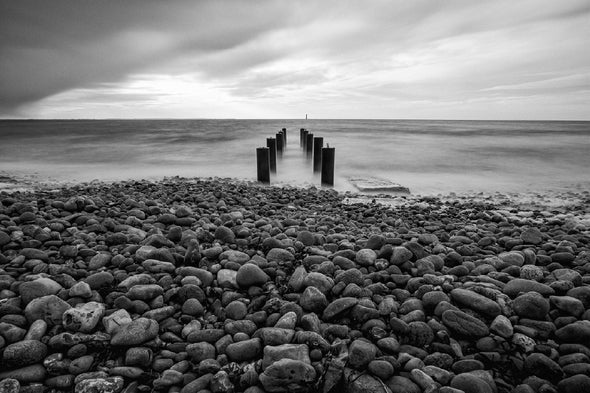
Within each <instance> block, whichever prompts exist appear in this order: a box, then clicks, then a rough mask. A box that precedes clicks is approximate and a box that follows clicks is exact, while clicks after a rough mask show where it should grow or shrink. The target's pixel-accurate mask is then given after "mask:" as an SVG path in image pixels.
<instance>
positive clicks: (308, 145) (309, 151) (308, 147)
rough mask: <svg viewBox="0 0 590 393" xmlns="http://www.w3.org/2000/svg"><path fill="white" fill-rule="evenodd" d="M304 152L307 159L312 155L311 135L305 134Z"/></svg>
mask: <svg viewBox="0 0 590 393" xmlns="http://www.w3.org/2000/svg"><path fill="white" fill-rule="evenodd" d="M305 151H306V152H307V158H311V157H312V155H313V134H307V141H306V143H305Z"/></svg>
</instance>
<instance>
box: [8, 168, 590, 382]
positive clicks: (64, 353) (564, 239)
mask: <svg viewBox="0 0 590 393" xmlns="http://www.w3.org/2000/svg"><path fill="white" fill-rule="evenodd" d="M87 195H91V196H90V197H89V196H87ZM572 195H578V196H577V197H578V198H579V197H580V196H579V195H581V194H575V193H574V194H572ZM343 198H344V196H343V195H340V194H337V193H335V192H333V191H331V190H319V189H314V188H309V189H291V188H289V187H285V188H281V189H276V188H273V187H259V186H257V185H245V184H243V183H240V182H228V181H225V180H219V179H208V180H203V179H196V180H191V181H188V182H187V181H185V180H181V179H177V178H175V179H171V180H163V181H159V182H155V183H151V182H134V181H130V182H124V183H113V184H109V185H103V184H100V183H89V184H85V185H78V186H72V187H66V188H62V189H58V190H53V191H52V192H51V193H46V192H45V191H43V190H40V191H35V192H33V193H19V194H15V195H11V196H10V197H7V196H6V195H5V196H2V198H0V247H1V249H0V348H2V350H3V351H2V352H1V353H2V355H1V356H2V361H1V363H0V369H1V370H2V371H0V384H6V385H9V384H10V383H12V384H13V385H14V384H18V385H20V386H19V387H17V388H11V389H13V390H21V391H23V392H29V393H31V392H41V391H42V390H56V391H59V390H61V391H66V390H69V391H71V390H74V391H88V392H95V391H101V392H109V391H112V392H116V393H119V392H121V391H123V390H124V389H125V392H128V393H131V392H135V391H147V390H149V389H152V388H154V389H156V390H158V391H171V392H183V393H190V392H192V391H201V390H203V391H211V392H214V393H217V392H227V393H229V392H236V391H247V392H250V393H252V392H262V391H299V392H309V391H326V392H327V391H334V390H335V389H334V388H335V387H336V386H338V387H337V388H336V390H337V389H340V388H342V390H345V391H349V392H371V393H375V392H389V391H391V392H416V393H418V392H420V393H425V392H434V391H440V392H442V393H444V392H446V393H458V392H459V391H464V393H465V392H467V393H468V392H469V391H484V392H485V391H492V392H505V391H506V392H508V391H514V392H520V391H527V392H529V391H555V389H557V390H558V391H565V392H567V391H576V392H577V391H584V390H588V389H587V386H588V377H587V375H588V372H590V369H589V366H588V364H587V363H588V358H590V350H588V348H587V345H588V342H590V325H589V324H590V322H588V319H589V318H590V312H589V311H588V308H589V307H590V289H588V287H587V285H586V284H588V283H590V279H589V278H588V272H589V271H590V270H589V266H590V265H589V263H590V262H589V261H590V258H589V257H588V256H589V255H590V249H589V248H588V237H587V232H585V231H586V229H587V226H584V225H583V224H581V221H580V220H579V217H585V215H587V214H588V211H587V208H586V207H585V205H584V204H583V203H582V204H577V205H575V206H576V208H575V209H574V208H570V207H569V205H567V204H566V205H564V206H563V207H561V208H560V209H559V210H560V211H561V212H565V213H561V212H557V210H554V209H552V208H551V209H547V210H542V209H541V210H539V209H536V208H535V209H529V208H528V207H519V206H516V205H514V206H513V205H512V204H511V203H512V202H502V203H500V202H499V201H502V198H504V196H494V197H493V198H488V199H485V202H482V199H479V198H477V197H476V198H464V197H457V196H455V197H453V198H455V199H445V198H448V197H444V196H437V197H426V198H420V197H414V196H410V197H408V198H407V199H406V198H404V199H403V201H402V200H400V203H401V205H400V206H396V205H394V206H385V205H380V204H378V203H375V204H351V205H347V204H344V203H342V200H343ZM417 198H420V199H419V200H418V199H417ZM567 198H576V197H572V196H571V195H570V196H568V197H567ZM64 201H65V202H64ZM66 205H67V209H66ZM68 209H69V210H68ZM488 326H489V328H488ZM496 362H497V363H496ZM107 370H108V372H107ZM492 373H493V375H494V378H492ZM92 380H94V381H95V382H92V383H90V382H85V381H92ZM7 381H8V382H7ZM341 381H346V383H345V384H342V383H341ZM339 383H340V385H339ZM31 384H33V385H31ZM543 385H544V386H543ZM3 386H4V385H3ZM527 387H528V388H529V389H530V390H526V389H527ZM533 388H534V389H533ZM7 389H9V388H8V387H7ZM459 389H462V390H459ZM523 389H524V390H523Z"/></svg>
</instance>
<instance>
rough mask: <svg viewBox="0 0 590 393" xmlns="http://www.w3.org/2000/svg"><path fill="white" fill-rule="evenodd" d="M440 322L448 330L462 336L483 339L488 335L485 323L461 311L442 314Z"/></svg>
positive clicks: (448, 311)
mask: <svg viewBox="0 0 590 393" xmlns="http://www.w3.org/2000/svg"><path fill="white" fill-rule="evenodd" d="M442 320H443V323H444V324H445V326H447V327H448V328H449V329H451V330H452V331H454V332H455V333H458V334H461V335H464V336H469V337H484V336H487V335H488V334H489V330H488V327H487V326H486V324H485V323H483V322H482V321H480V320H479V319H477V318H475V317H473V316H471V315H469V314H467V313H464V312H463V311H458V310H446V311H445V312H443V313H442Z"/></svg>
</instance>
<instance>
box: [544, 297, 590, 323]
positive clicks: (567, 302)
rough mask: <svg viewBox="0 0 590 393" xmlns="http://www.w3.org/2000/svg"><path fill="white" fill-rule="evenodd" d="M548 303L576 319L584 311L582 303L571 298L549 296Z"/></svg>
mask: <svg viewBox="0 0 590 393" xmlns="http://www.w3.org/2000/svg"><path fill="white" fill-rule="evenodd" d="M549 301H550V302H551V304H552V305H553V306H554V307H556V308H558V309H559V310H561V311H563V312H566V313H568V314H570V315H573V316H574V317H577V318H579V317H580V316H581V315H582V314H583V313H584V311H586V309H585V308H584V304H583V303H582V301H581V300H580V299H576V298H575V297H572V296H549Z"/></svg>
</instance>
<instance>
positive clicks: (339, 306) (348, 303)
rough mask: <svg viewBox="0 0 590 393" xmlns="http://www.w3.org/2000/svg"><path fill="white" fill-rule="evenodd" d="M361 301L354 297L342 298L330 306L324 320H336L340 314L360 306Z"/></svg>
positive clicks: (325, 311) (326, 310) (325, 312)
mask: <svg viewBox="0 0 590 393" xmlns="http://www.w3.org/2000/svg"><path fill="white" fill-rule="evenodd" d="M358 302H359V300H358V299H357V298H354V297H341V298H338V299H336V300H334V301H333V302H331V303H330V304H328V307H326V309H325V310H324V314H323V319H324V320H326V321H330V320H332V319H334V318H335V317H336V316H338V315H339V314H342V313H344V312H345V311H347V310H349V309H351V308H352V307H354V306H356V305H357V304H358Z"/></svg>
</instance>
